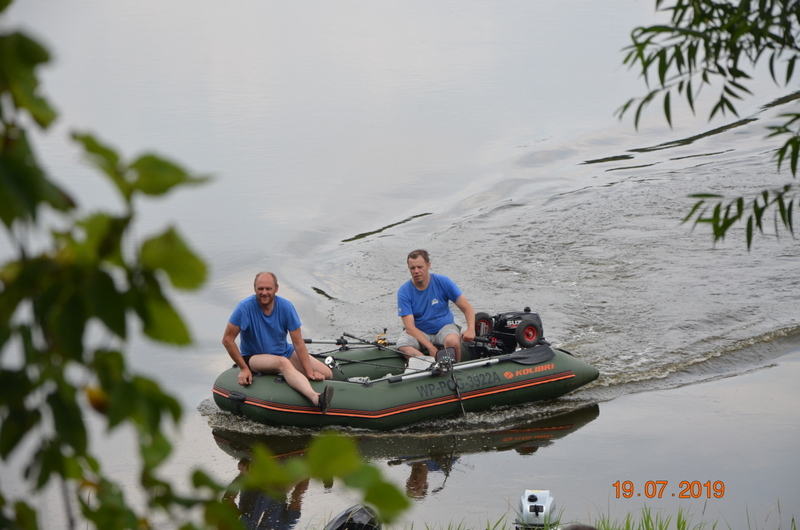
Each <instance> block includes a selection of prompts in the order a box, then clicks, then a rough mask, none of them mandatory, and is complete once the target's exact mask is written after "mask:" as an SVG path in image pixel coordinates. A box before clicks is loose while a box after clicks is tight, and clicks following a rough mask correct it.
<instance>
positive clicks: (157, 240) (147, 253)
mask: <svg viewBox="0 0 800 530" xmlns="http://www.w3.org/2000/svg"><path fill="white" fill-rule="evenodd" d="M141 262H142V265H144V266H145V267H146V268H148V269H151V270H157V269H161V270H163V271H164V272H166V273H167V276H169V279H170V281H171V282H172V285H174V286H175V287H177V288H180V289H196V288H198V287H200V286H201V285H202V284H203V282H205V279H206V265H205V263H204V262H203V260H201V259H200V258H198V257H197V255H196V254H195V253H194V252H192V251H191V250H190V249H189V247H188V246H187V245H186V243H184V241H183V239H182V238H181V237H180V235H179V234H178V232H177V231H175V229H174V228H169V229H168V230H167V231H165V232H164V233H163V234H161V235H159V236H156V237H152V238H150V239H148V240H147V241H145V243H144V244H143V245H142V249H141Z"/></svg>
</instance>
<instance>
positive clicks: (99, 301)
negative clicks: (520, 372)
mask: <svg viewBox="0 0 800 530" xmlns="http://www.w3.org/2000/svg"><path fill="white" fill-rule="evenodd" d="M86 296H87V300H88V302H89V305H90V308H91V309H90V313H91V314H92V315H93V316H95V317H97V318H99V319H100V321H101V322H103V324H105V325H106V327H107V328H108V329H109V330H110V331H112V332H114V333H115V334H116V335H117V336H118V337H120V338H122V339H124V338H125V335H126V326H125V324H126V318H125V313H126V309H127V304H126V301H125V296H124V295H123V294H122V293H120V292H119V291H117V287H116V284H115V283H114V279H113V278H112V277H111V275H110V274H108V273H107V272H105V271H102V270H98V271H97V272H96V273H95V274H93V275H91V276H90V277H89V283H88V286H87V291H86Z"/></svg>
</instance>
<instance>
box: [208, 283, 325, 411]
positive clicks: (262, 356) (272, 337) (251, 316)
mask: <svg viewBox="0 0 800 530" xmlns="http://www.w3.org/2000/svg"><path fill="white" fill-rule="evenodd" d="M253 287H254V289H255V294H254V295H251V296H249V297H247V298H245V299H244V300H242V301H241V302H239V304H238V305H237V306H236V309H234V311H233V314H232V315H231V318H230V319H229V321H228V325H227V326H226V327H225V334H224V336H223V337H222V345H223V346H225V349H226V350H227V351H228V355H230V356H231V359H233V362H235V363H236V366H238V367H239V369H240V372H239V384H240V385H242V386H247V385H249V384H250V383H252V382H253V372H262V373H266V374H276V373H281V374H283V377H284V379H286V382H287V383H288V384H289V386H291V387H292V388H294V389H295V390H297V391H298V392H300V393H301V394H303V395H304V396H305V397H306V398H308V400H309V401H311V403H313V404H314V405H316V406H318V407H319V408H320V410H321V411H322V413H323V414H324V413H325V412H327V411H328V406H329V405H330V401H331V397H332V396H333V387H332V386H326V387H325V390H324V391H323V392H322V394H318V393H317V392H316V391H314V389H313V388H311V384H310V383H309V382H308V381H309V380H312V381H322V380H324V379H331V378H332V377H333V373H332V372H331V369H330V368H328V367H327V366H325V364H324V363H322V362H320V361H319V360H317V359H315V358H314V357H311V356H310V355H309V354H308V350H307V349H306V343H305V341H304V340H303V334H302V332H301V331H300V317H299V316H297V311H296V310H295V308H294V306H293V305H292V303H291V302H290V301H288V300H287V299H285V298H282V297H280V296H277V292H278V278H276V277H275V275H274V274H273V273H271V272H260V273H258V274H257V275H256V279H255V281H254V282H253ZM287 333H288V334H289V338H290V339H291V341H292V342H291V343H289V342H287V341H286V334H287ZM236 337H239V345H237V344H236Z"/></svg>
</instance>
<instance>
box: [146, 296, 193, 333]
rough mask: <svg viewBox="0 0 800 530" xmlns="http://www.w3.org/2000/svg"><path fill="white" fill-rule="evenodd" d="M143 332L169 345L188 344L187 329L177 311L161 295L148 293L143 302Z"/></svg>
mask: <svg viewBox="0 0 800 530" xmlns="http://www.w3.org/2000/svg"><path fill="white" fill-rule="evenodd" d="M145 307H146V311H147V315H146V317H143V318H142V320H143V321H144V332H145V334H146V335H147V336H148V337H150V338H151V339H155V340H158V341H161V342H166V343H170V344H189V343H190V342H191V341H192V339H191V336H190V335H189V329H188V328H187V327H186V324H185V323H184V322H183V318H181V316H180V315H179V314H178V311H177V310H176V309H175V308H174V307H172V304H170V303H169V301H168V300H167V299H166V298H164V297H163V296H161V293H160V292H159V293H150V294H148V295H147V299H146V301H145Z"/></svg>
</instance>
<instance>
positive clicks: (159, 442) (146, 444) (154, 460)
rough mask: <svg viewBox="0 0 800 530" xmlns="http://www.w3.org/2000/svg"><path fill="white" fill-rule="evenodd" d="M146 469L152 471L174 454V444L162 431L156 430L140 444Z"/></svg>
mask: <svg viewBox="0 0 800 530" xmlns="http://www.w3.org/2000/svg"><path fill="white" fill-rule="evenodd" d="M151 406H152V405H151ZM140 450H141V453H142V461H143V462H144V467H145V469H148V470H152V469H155V468H156V467H157V466H159V465H161V464H162V463H163V462H164V460H166V459H167V457H168V456H169V454H170V453H171V452H172V444H170V443H169V440H168V439H167V437H166V436H164V433H163V432H161V430H159V429H156V430H154V431H152V432H150V433H148V436H146V437H145V440H144V441H142V442H141V443H140Z"/></svg>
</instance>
